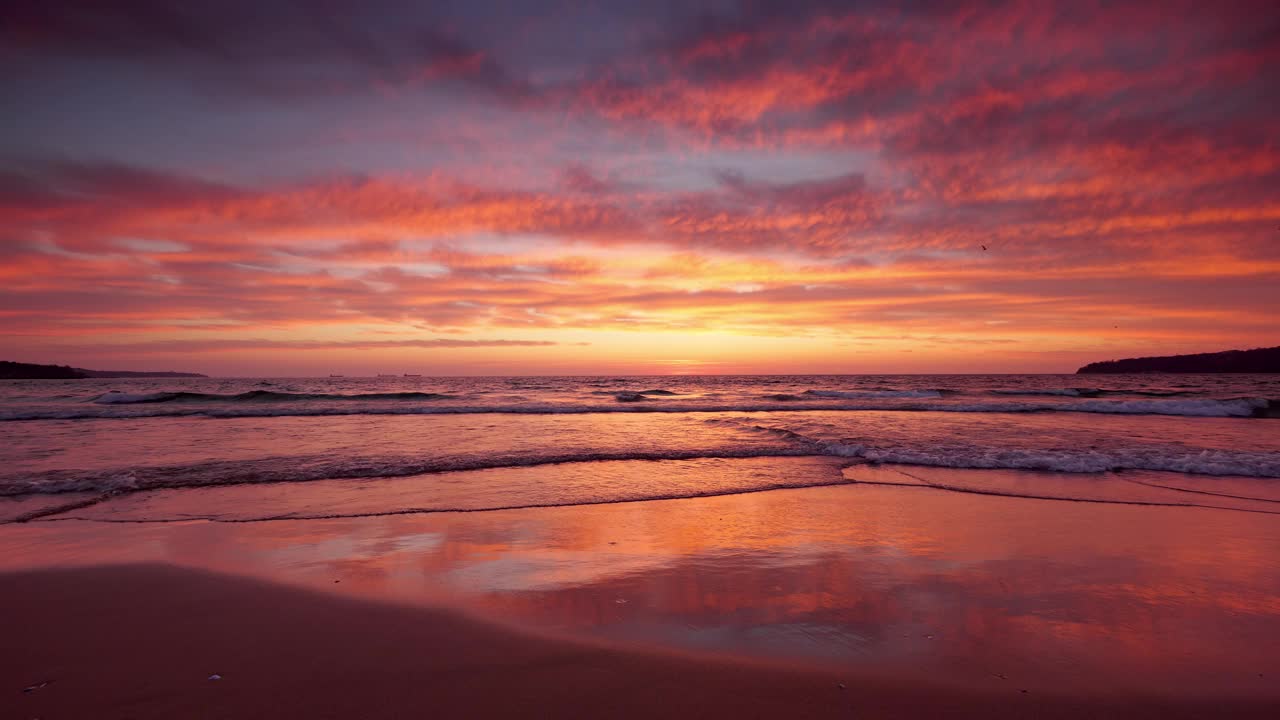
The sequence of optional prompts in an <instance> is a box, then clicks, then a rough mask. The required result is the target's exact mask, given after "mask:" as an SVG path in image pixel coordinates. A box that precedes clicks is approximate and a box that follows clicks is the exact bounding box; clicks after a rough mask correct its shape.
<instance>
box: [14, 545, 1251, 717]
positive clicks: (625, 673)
mask: <svg viewBox="0 0 1280 720" xmlns="http://www.w3.org/2000/svg"><path fill="white" fill-rule="evenodd" d="M0 582H2V583H3V585H4V587H6V588H10V589H11V591H9V592H5V593H3V594H2V595H0V613H2V614H3V616H4V617H5V618H8V619H9V620H10V621H9V622H8V623H7V624H8V629H7V630H6V637H5V652H4V653H3V655H2V656H0V676H3V677H4V678H6V680H7V682H8V684H9V685H10V688H9V689H8V690H7V691H6V692H5V693H4V695H3V697H4V701H3V703H0V714H3V715H4V716H5V717H14V718H19V717H21V718H27V717H30V718H36V717H39V718H67V717H98V718H172V717H192V718H196V717H199V718H232V717H236V718H250V717H263V718H268V717H270V718H318V717H333V718H351V717H361V718H384V717H385V718H392V717H412V716H429V717H518V716H519V717H527V716H530V715H538V716H547V717H633V718H648V717H726V718H729V717H733V718H741V717H885V718H894V717H897V718H901V717H1030V716H1036V717H1117V718H1119V717H1162V718H1173V717H1186V718H1192V717H1208V716H1219V717H1226V716H1233V717H1266V716H1270V712H1271V711H1274V709H1275V706H1274V705H1272V704H1271V703H1270V702H1269V701H1268V699H1266V698H1255V699H1248V698H1241V699H1229V700H1223V699H1214V700H1208V699H1199V700H1196V699H1188V698H1185V697H1183V698H1173V697H1163V698H1159V697H1152V698H1140V697H1128V698H1124V699H1119V698H1108V697H1074V696H1054V695H1046V694H1044V693H1040V692H1037V693H1034V694H1033V693H1028V692H1021V691H1019V689H1017V688H1015V687H1009V688H1007V689H1004V690H1001V691H975V690H973V689H965V690H962V689H959V688H955V687H947V686H944V685H932V686H931V685H920V684H918V683H915V682H906V681H903V680H902V679H899V678H894V677H893V676H891V675H877V674H874V673H868V672H862V673H857V672H838V671H833V670H827V671H823V670H815V669H797V668H786V667H781V666H769V665H766V664H763V663H748V662H743V661H731V660H728V659H714V658H707V657H693V656H688V655H681V654H675V653H671V654H655V653H651V652H640V651H635V650H631V649H627V648H625V647H616V646H615V647H607V646H603V645H595V644H584V643H578V642H570V641H566V640H555V639H550V638H546V637H538V636H533V635H525V634H521V633H517V632H514V631H511V630H508V629H505V628H499V627H497V626H493V625H487V624H484V623H480V622H477V621H475V620H472V619H470V618H466V617H463V616H461V615H458V614H456V613H451V612H448V611H445V610H434V611H433V610H426V609H421V608H407V607H397V606H393V605H384V604H377V603H369V602H363V601H357V600H352V599H348V598H340V597H334V596H327V595H322V594H319V593H314V592H308V591H304V590H298V589H292V588H285V587H281V586H277V585H271V584H266V583H262V582H258V581H252V580H246V579H243V578H234V577H229V576H224V575H218V574H211V573H205V572H197V571H192V570H183V569H177V568H173V567H167V566H148V565H128V566H115V567H97V568H84V569H63V570H47V571H30V572H20V573H10V574H7V575H5V576H4V577H2V578H0ZM213 675H218V676H220V679H218V680H211V679H209V678H210V677H211V676H213ZM24 688H33V689H30V690H24Z"/></svg>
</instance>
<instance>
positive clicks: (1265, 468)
mask: <svg viewBox="0 0 1280 720" xmlns="http://www.w3.org/2000/svg"><path fill="white" fill-rule="evenodd" d="M823 451H824V452H825V453H827V454H831V455H837V456H840V457H849V458H859V459H862V460H868V461H871V462H876V463H891V464H896V465H921V466H928V467H944V468H964V469H981V470H1047V471H1052V472H1064V473H1102V472H1116V471H1123V470H1153V471H1159V472H1175V473H1183V474H1189V475H1214V476H1242V477H1266V478H1280V455H1277V454H1276V453H1266V452H1253V451H1225V450H1203V451H1200V452H1186V453H1172V452H1169V451H1168V450H1152V449H1131V450H1124V449H1117V450H1109V451H1096V450H1060V449H1052V450H1050V449H1018V448H980V447H974V448H961V449H957V448H953V447H945V448H944V447H938V448H903V447H888V448H880V447H875V446H868V445H861V444H857V443H846V442H829V443H824V444H823Z"/></svg>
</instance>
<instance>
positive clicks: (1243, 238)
mask: <svg viewBox="0 0 1280 720" xmlns="http://www.w3.org/2000/svg"><path fill="white" fill-rule="evenodd" d="M338 10H339V9H338V8H337V6H335V5H331V4H329V3H325V2H315V3H302V4H296V5H295V4H286V3H282V2H267V3H244V2H233V3H229V4H225V5H222V6H218V7H216V8H214V7H212V6H211V7H210V8H204V7H203V6H200V7H197V6H181V7H179V6H173V5H172V4H166V3H158V2H145V1H142V0H129V1H128V2H125V3H116V4H110V5H109V6H108V5H102V4H93V3H83V2H69V3H54V4H49V3H44V4H39V3H20V4H19V5H17V6H15V7H14V9H13V10H12V12H11V21H9V22H7V23H6V25H5V28H4V29H3V30H0V33H4V36H3V39H4V42H5V47H6V51H5V53H4V54H3V55H0V73H3V74H4V75H5V77H6V78H10V79H14V80H22V83H23V84H22V85H21V88H22V89H23V92H22V94H21V97H19V96H18V95H16V94H13V95H10V96H6V97H5V98H4V99H6V100H8V101H10V103H9V104H13V105H15V107H18V106H22V107H25V108H27V109H28V110H30V111H32V112H31V113H29V115H30V116H31V117H37V118H41V119H42V120H41V122H44V124H46V125H48V127H47V128H45V127H43V126H41V127H38V128H34V129H29V131H28V132H27V134H26V135H15V136H14V139H11V140H8V141H4V140H0V158H4V160H5V161H4V162H3V163H2V166H3V168H4V170H3V171H0V226H2V227H3V228H4V230H3V233H4V235H3V237H2V238H0V256H3V258H4V260H5V262H4V263H3V264H2V265H0V280H2V281H3V283H4V284H3V287H0V301H2V303H0V330H4V331H5V332H6V333H7V334H16V333H23V334H28V335H31V336H38V337H42V338H47V339H50V341H52V340H53V339H57V338H61V339H62V340H66V339H67V338H68V337H75V336H80V335H94V336H96V337H102V338H104V339H105V338H109V337H114V336H116V335H120V334H126V335H128V336H129V337H130V338H132V340H131V341H136V342H153V341H154V342H165V341H167V340H165V338H168V339H172V337H171V336H174V335H178V334H182V333H186V332H192V331H193V330H192V329H193V328H198V329H199V330H200V332H210V333H215V332H216V333H227V334H230V335H235V336H236V337H240V338H256V337H269V336H272V335H273V333H275V332H277V331H281V330H284V331H289V332H295V333H305V332H318V333H324V336H325V337H329V336H336V335H344V334H354V333H357V332H364V331H365V330H367V329H368V328H371V327H372V328H378V329H380V330H386V331H392V332H395V331H405V330H406V328H408V329H415V330H420V331H421V330H425V331H427V332H432V333H446V334H450V335H457V336H458V337H459V339H463V338H464V337H465V338H466V339H470V340H477V339H483V338H484V337H489V336H491V335H492V336H502V335H509V334H513V333H515V331H517V330H519V331H521V333H538V334H539V335H538V336H539V337H542V336H543V335H542V334H545V336H546V337H547V338H549V340H548V342H560V341H561V340H560V339H561V338H564V337H569V336H570V335H572V336H573V337H575V338H576V337H579V336H581V334H583V333H607V332H627V333H646V332H667V331H670V332H684V333H690V334H696V333H716V332H729V333H741V334H744V335H754V336H760V337H788V338H793V337H808V338H814V342H815V343H817V342H832V341H835V340H838V339H839V338H840V337H841V336H842V335H845V334H856V336H862V337H890V338H901V337H913V338H944V337H953V338H960V339H962V340H963V341H964V342H968V343H971V344H973V345H974V346H975V347H976V346H977V345H979V344H981V342H980V341H982V340H983V339H984V338H985V339H988V340H989V339H992V338H995V339H1000V340H1002V341H1003V340H1010V339H1013V340H1014V341H1015V342H1020V343H1023V345H1022V346H1021V347H1022V348H1023V349H1026V348H1029V347H1034V348H1036V349H1037V351H1038V350H1039V349H1041V348H1046V347H1048V348H1050V349H1052V348H1057V349H1058V350H1060V351H1061V352H1064V353H1065V352H1078V351H1079V350H1080V347H1081V346H1082V345H1085V344H1088V343H1091V342H1095V341H1096V338H1098V337H1104V336H1106V337H1110V335H1109V333H1111V332H1112V331H1116V333H1115V334H1119V333H1121V332H1128V333H1131V334H1132V336H1133V337H1135V338H1138V339H1136V340H1135V342H1140V341H1146V342H1151V343H1175V342H1188V338H1214V339H1215V340H1218V341H1221V343H1225V344H1230V341H1231V340H1233V339H1234V340H1238V341H1240V342H1242V343H1245V344H1265V343H1263V342H1262V339H1261V338H1260V337H1259V336H1261V335H1266V336H1267V337H1271V336H1273V335H1274V330H1268V329H1267V327H1268V322H1270V323H1271V325H1272V326H1274V315H1275V313H1274V310H1273V309H1272V308H1271V307H1270V305H1269V304H1268V302H1267V301H1268V299H1269V296H1270V294H1273V293H1269V290H1268V288H1269V287H1271V286H1273V285H1274V283H1275V282H1276V281H1277V279H1278V278H1280V243H1277V242H1276V237H1277V236H1276V228H1277V227H1280V202H1278V201H1277V198H1278V197H1280V142H1278V141H1277V140H1276V137H1275V132H1274V129H1275V127H1276V126H1277V123H1280V113H1278V111H1277V110H1276V108H1275V107H1274V103H1269V102H1268V100H1269V99H1270V98H1272V97H1275V96H1277V95H1280V80H1277V77H1276V74H1275V73H1274V72H1272V71H1271V68H1273V67H1275V66H1276V65H1277V64H1280V42H1277V28H1278V27H1280V24H1277V22H1276V19H1277V16H1276V14H1275V12H1274V11H1273V10H1271V9H1270V7H1269V6H1268V7H1266V8H1263V7H1262V6H1261V5H1258V4H1257V3H1249V2H1243V1H1242V2H1235V1H1233V0H1227V1H1226V2H1223V3H1215V4H1213V5H1211V6H1206V5H1204V4H1203V3H1194V2H1183V1H1181V0H1177V1H1176V2H1174V3H1172V4H1170V3H1128V4H1123V5H1115V4H1112V3H1092V2H1089V3H1083V4H1082V3H1035V2H1021V1H1015V0H1009V1H1005V2H995V3H971V2H923V3H890V2H867V3H859V4H858V5H857V6H856V7H852V6H850V5H849V4H848V3H845V2H824V1H816V0H800V1H798V2H796V1H792V2H786V3H782V2H771V1H768V0H744V1H743V2H736V3H728V4H717V5H715V6H709V5H697V4H683V3H680V4H671V5H669V6H667V7H665V8H664V9H663V10H662V11H661V12H649V11H645V12H639V11H637V10H635V9H634V8H632V7H631V6H629V5H627V4H624V3H620V2H619V3H613V2H605V3H600V4H598V5H596V6H593V9H592V11H591V15H590V17H589V18H586V17H584V16H579V15H575V14H574V13H569V12H566V13H562V14H561V15H557V16H556V17H555V18H554V19H553V20H552V19H547V18H541V19H539V18H538V17H536V16H535V14H527V13H526V14H512V13H508V12H499V11H498V9H495V8H494V7H491V6H488V5H485V4H484V3H481V4H470V5H463V6H456V7H444V6H440V7H434V8H432V9H431V11H430V12H421V13H419V12H418V11H411V10H405V9H402V8H398V7H397V6H394V5H392V4H389V3H388V4H380V3H379V4H374V5H371V6H361V8H359V9H348V8H342V9H341V10H342V12H338ZM588 27H589V28H590V32H587V31H586V30H585V28H588ZM567 36H572V37H574V38H576V39H577V40H575V42H572V43H568V42H565V41H564V39H565V37H567ZM15 87H18V85H15ZM192 87H197V88H200V89H201V90H202V91H214V92H216V94H217V97H218V99H219V100H218V102H208V97H203V98H202V103H194V101H192V99H191V96H190V88H192ZM36 90H39V92H36ZM355 96H358V101H356V102H353V101H352V98H353V97H355ZM104 98H110V102H104ZM156 98H163V99H164V100H163V101H157V100H156ZM300 99H305V100H306V102H300ZM193 103H194V104H193ZM24 104H25V105H24ZM26 116H28V113H24V114H23V117H26ZM46 120H47V122H46ZM33 122H35V121H33ZM46 138H47V140H46ZM36 141H39V142H36ZM42 143H43V144H42ZM26 145H33V148H28V147H26ZM246 147H247V148H249V149H248V150H246V149H245V148H246ZM42 148H43V149H42ZM54 148H57V149H58V151H59V152H60V153H62V154H59V155H53V154H51V153H52V152H53V149H54ZM84 148H89V149H91V150H92V152H89V151H86V150H84ZM121 158H128V162H123V161H121V160H120V159H121ZM984 248H985V249H984ZM993 327H994V328H997V329H998V331H999V332H998V336H993V335H992V333H993V332H994V331H993V330H991V328H993ZM1121 327H1123V328H1124V329H1123V330H1121ZM1268 333H1270V335H1268ZM520 336H521V337H523V334H521V335H520ZM219 338H220V339H221V340H225V339H226V338H225V337H222V336H219ZM1273 339H1274V340H1275V341H1280V338H1273ZM187 341H189V340H187ZM244 342H249V341H247V340H246V341H244ZM904 342H905V341H904ZM939 344H942V341H941V340H939ZM988 344H996V343H988ZM998 344H1002V345H1003V344H1007V343H998ZM211 347H212V346H211ZM254 347H257V348H259V349H262V348H263V346H261V345H255V346H254ZM594 347H595V348H601V347H605V345H604V344H600V343H598V344H597V345H595V346H594ZM1147 354H1151V353H1147Z"/></svg>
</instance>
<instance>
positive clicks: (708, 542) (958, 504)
mask: <svg viewBox="0 0 1280 720" xmlns="http://www.w3.org/2000/svg"><path fill="white" fill-rule="evenodd" d="M34 547H39V549H40V553H39V556H38V557H39V558H40V564H90V563H100V562H111V561H136V560H146V561H155V560H159V561H165V562H171V563H176V564H180V565H190V566H196V567H204V568H210V569H215V570H221V571H226V572H235V573H242V574H253V575H257V576H262V577H269V578H272V579H276V580H285V581H292V582H297V583H302V584H306V585H311V586H316V587H326V588H328V589H330V590H332V591H336V592H343V593H354V594H359V595H365V596H376V597H381V598H389V599H394V600H397V601H402V602H403V601H408V602H426V603H440V602H445V603H450V604H457V605H460V606H462V607H465V608H468V609H470V610H472V611H475V612H477V613H480V614H484V615H487V616H490V617H494V618H499V619H503V620H507V621H511V622H515V623H519V624H522V625H528V626H533V627H540V628H547V629H555V630H568V631H572V632H582V633H589V634H595V635H603V636H607V637H614V638H625V639H627V640H629V641H636V642H643V643H653V644H661V645H677V646H683V647H692V648H699V649H707V650H713V651H729V652H736V653H746V654H767V655H771V656H787V657H791V658H795V659H797V660H814V661H826V662H829V661H835V662H840V663H876V664H880V665H885V666H901V667H902V668H903V669H904V671H906V672H919V673H924V674H928V675H930V676H931V677H938V676H952V677H955V678H956V679H958V680H963V681H965V682H991V683H1000V682H1010V683H1018V684H1019V687H1026V686H1037V685H1049V684H1052V685H1053V686H1055V687H1058V688H1062V687H1064V686H1070V685H1071V684H1073V683H1074V684H1077V685H1079V686H1080V687H1083V688H1090V689H1093V690H1095V691H1099V692H1103V691H1108V690H1115V691H1118V692H1119V691H1128V690H1133V689H1135V688H1148V689H1151V688H1155V689H1161V688H1163V689H1166V690H1168V689H1170V688H1173V689H1180V690H1185V691H1187V692H1196V691H1204V692H1225V691H1232V692H1265V691H1270V690H1269V689H1270V684H1271V683H1272V682H1273V681H1274V678H1276V677H1280V522H1277V520H1276V518H1275V517H1274V516H1270V515H1264V514H1255V513H1247V512H1233V511H1223V510H1205V509H1200V508H1168V507H1155V508H1153V507H1141V506H1127V505H1098V504H1086V503H1071V502H1054V501H1043V500H1026V499H1018V498H994V497H987V496H981V495H966V494H958V493H949V492H943V491H937V490H933V489H928V488H902V487H881V486H867V485H852V486H838V487H825V488H811V489H804V490H784V491H776V492H761V493H753V494H746V495H735V496H726V497H715V498H701V499H696V500H672V501H661V502H642V503H629V504H619V505H605V506H593V507H573V508H552V509H539V510H520V511H501V512H492V513H474V514H439V515H424V516H411V515H407V516H390V517H374V518H359V519H337V520H312V521H281V522H268V523H252V524H216V523H205V522H193V523H178V524H172V523H170V524H158V525H108V524H102V523H92V522H83V521H63V522H51V523H31V524H28V525H25V526H6V527H4V528H0V558H2V559H0V568H5V569H7V568H16V567H23V566H25V565H26V564H27V562H26V561H24V557H31V555H27V554H26V553H25V551H26V550H28V549H30V548H34ZM1269 678H1270V679H1269Z"/></svg>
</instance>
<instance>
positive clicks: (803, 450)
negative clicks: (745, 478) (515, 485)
mask: <svg viewBox="0 0 1280 720" xmlns="http://www.w3.org/2000/svg"><path fill="white" fill-rule="evenodd" d="M820 454H821V453H820V452H819V451H818V450H817V449H816V448H815V447H811V446H809V445H808V444H807V443H802V444H797V445H795V446H792V447H786V446H779V445H775V446H772V447H758V446H750V447H737V448H722V449H716V450H706V449H693V450H655V451H631V450H622V451H607V450H606V451H567V452H565V451H562V452H556V451H550V452H543V453H530V452H522V453H500V454H495V455H456V456H445V457H434V458H413V457H409V458H406V457H377V458H370V457H363V458H362V457H354V458H333V457H288V458H279V457H274V458H263V459H259V460H243V461H223V462H204V463H191V464H185V465H162V466H151V467H134V468H123V469H122V468H112V469H106V470H83V471H82V470H50V471H45V472H39V473H28V474H25V475H23V476H20V477H10V478H0V497H15V496H20V495H30V494H46V495H47V494H58V493H72V492H87V491H93V492H112V493H120V492H136V491H140V490H163V489H174V488H190V487H212V486H223V485H249V484H259V483H289V482H307V481H312V480H338V479H352V480H355V479H370V478H394V477H407V476H410V475H427V474H435V473H446V472H460V471H464V470H495V469H499V468H517V467H536V466H539V465H563V464H567V463H582V462H599V461H604V460H697V459H703V458H725V459H734V458H739V459H740V458H764V457H801V456H809V455H820Z"/></svg>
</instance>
